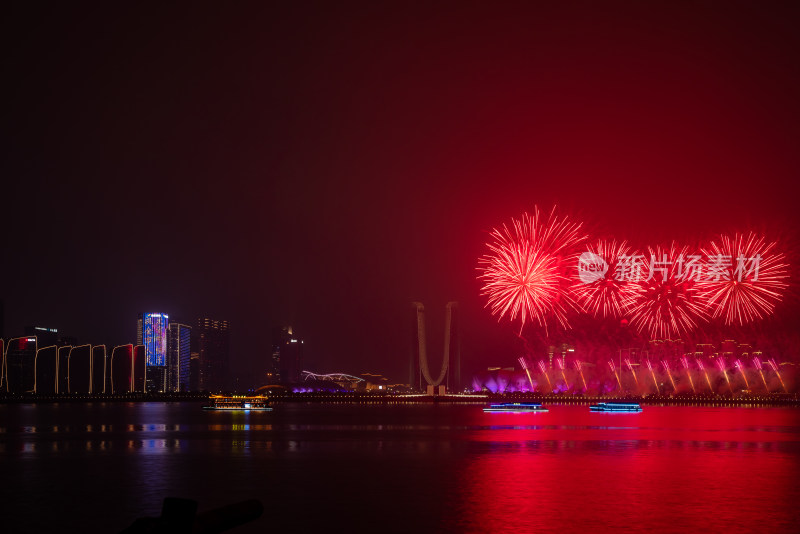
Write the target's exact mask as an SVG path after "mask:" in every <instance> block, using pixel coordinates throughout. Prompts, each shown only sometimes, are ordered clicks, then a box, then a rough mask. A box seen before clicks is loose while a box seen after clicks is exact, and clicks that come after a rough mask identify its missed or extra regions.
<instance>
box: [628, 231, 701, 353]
mask: <svg viewBox="0 0 800 534" xmlns="http://www.w3.org/2000/svg"><path fill="white" fill-rule="evenodd" d="M649 252H650V254H649V255H645V256H644V258H643V260H642V261H643V263H644V267H643V269H644V271H645V272H646V273H647V277H646V279H645V280H644V281H642V282H641V283H639V284H637V285H636V286H635V288H636V289H635V297H633V299H632V304H631V306H630V320H631V324H632V325H633V326H634V327H635V328H636V329H637V330H639V331H642V332H646V333H647V334H649V336H650V337H651V338H652V339H670V338H672V337H677V336H680V335H681V334H683V333H686V332H690V331H692V330H694V329H695V328H696V327H697V325H698V323H700V322H703V321H705V320H706V319H707V318H708V311H707V309H706V303H705V301H704V300H703V294H702V292H701V290H700V288H699V287H698V284H697V283H696V282H694V281H693V280H691V279H690V278H688V277H686V276H683V275H684V274H685V273H684V272H682V271H681V266H682V265H683V264H681V263H679V262H676V261H674V259H675V258H682V257H683V258H685V257H687V256H688V255H689V249H688V248H687V247H679V246H678V245H677V244H676V243H673V244H672V245H671V246H670V247H669V248H662V247H656V248H655V249H650V251H649Z"/></svg>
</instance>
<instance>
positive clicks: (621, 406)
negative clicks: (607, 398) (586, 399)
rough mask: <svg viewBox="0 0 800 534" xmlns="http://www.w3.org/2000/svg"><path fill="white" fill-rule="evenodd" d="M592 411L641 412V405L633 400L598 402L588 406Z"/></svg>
mask: <svg viewBox="0 0 800 534" xmlns="http://www.w3.org/2000/svg"><path fill="white" fill-rule="evenodd" d="M589 410H591V411H593V412H641V411H642V407H641V406H639V405H638V404H637V403H635V402H598V403H597V404H592V405H591V406H589Z"/></svg>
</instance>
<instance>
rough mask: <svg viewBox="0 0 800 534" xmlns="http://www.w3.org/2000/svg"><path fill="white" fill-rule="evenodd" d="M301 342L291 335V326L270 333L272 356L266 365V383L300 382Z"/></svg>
mask: <svg viewBox="0 0 800 534" xmlns="http://www.w3.org/2000/svg"><path fill="white" fill-rule="evenodd" d="M302 367H303V340H302V339H300V338H298V337H297V336H295V335H294V334H293V333H292V327H291V326H282V327H277V328H275V329H274V330H273V331H272V355H271V358H270V360H269V362H268V363H267V380H268V382H267V383H279V382H283V383H292V382H299V381H300V373H301V372H302V370H303V368H302Z"/></svg>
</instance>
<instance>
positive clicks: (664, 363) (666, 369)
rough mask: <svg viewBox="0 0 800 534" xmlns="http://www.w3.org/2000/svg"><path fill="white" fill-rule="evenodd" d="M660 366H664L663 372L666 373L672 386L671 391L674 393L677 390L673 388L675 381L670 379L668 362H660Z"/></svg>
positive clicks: (670, 373)
mask: <svg viewBox="0 0 800 534" xmlns="http://www.w3.org/2000/svg"><path fill="white" fill-rule="evenodd" d="M661 365H663V366H664V370H665V371H666V372H667V376H668V377H669V382H670V384H672V391H676V390H677V389H678V388H676V387H675V380H674V379H673V378H672V372H671V371H670V369H669V362H668V361H667V360H661Z"/></svg>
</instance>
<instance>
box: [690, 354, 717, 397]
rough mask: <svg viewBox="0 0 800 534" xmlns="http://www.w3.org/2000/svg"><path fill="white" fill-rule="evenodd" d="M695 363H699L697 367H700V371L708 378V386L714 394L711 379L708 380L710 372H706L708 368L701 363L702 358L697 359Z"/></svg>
mask: <svg viewBox="0 0 800 534" xmlns="http://www.w3.org/2000/svg"><path fill="white" fill-rule="evenodd" d="M695 361H696V362H697V367H699V368H700V370H701V371H703V374H704V375H705V376H706V384H708V389H709V391H711V392H712V393H713V392H714V388H712V387H711V379H710V378H708V371H706V368H705V366H704V365H703V362H701V361H700V358H697V359H695Z"/></svg>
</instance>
